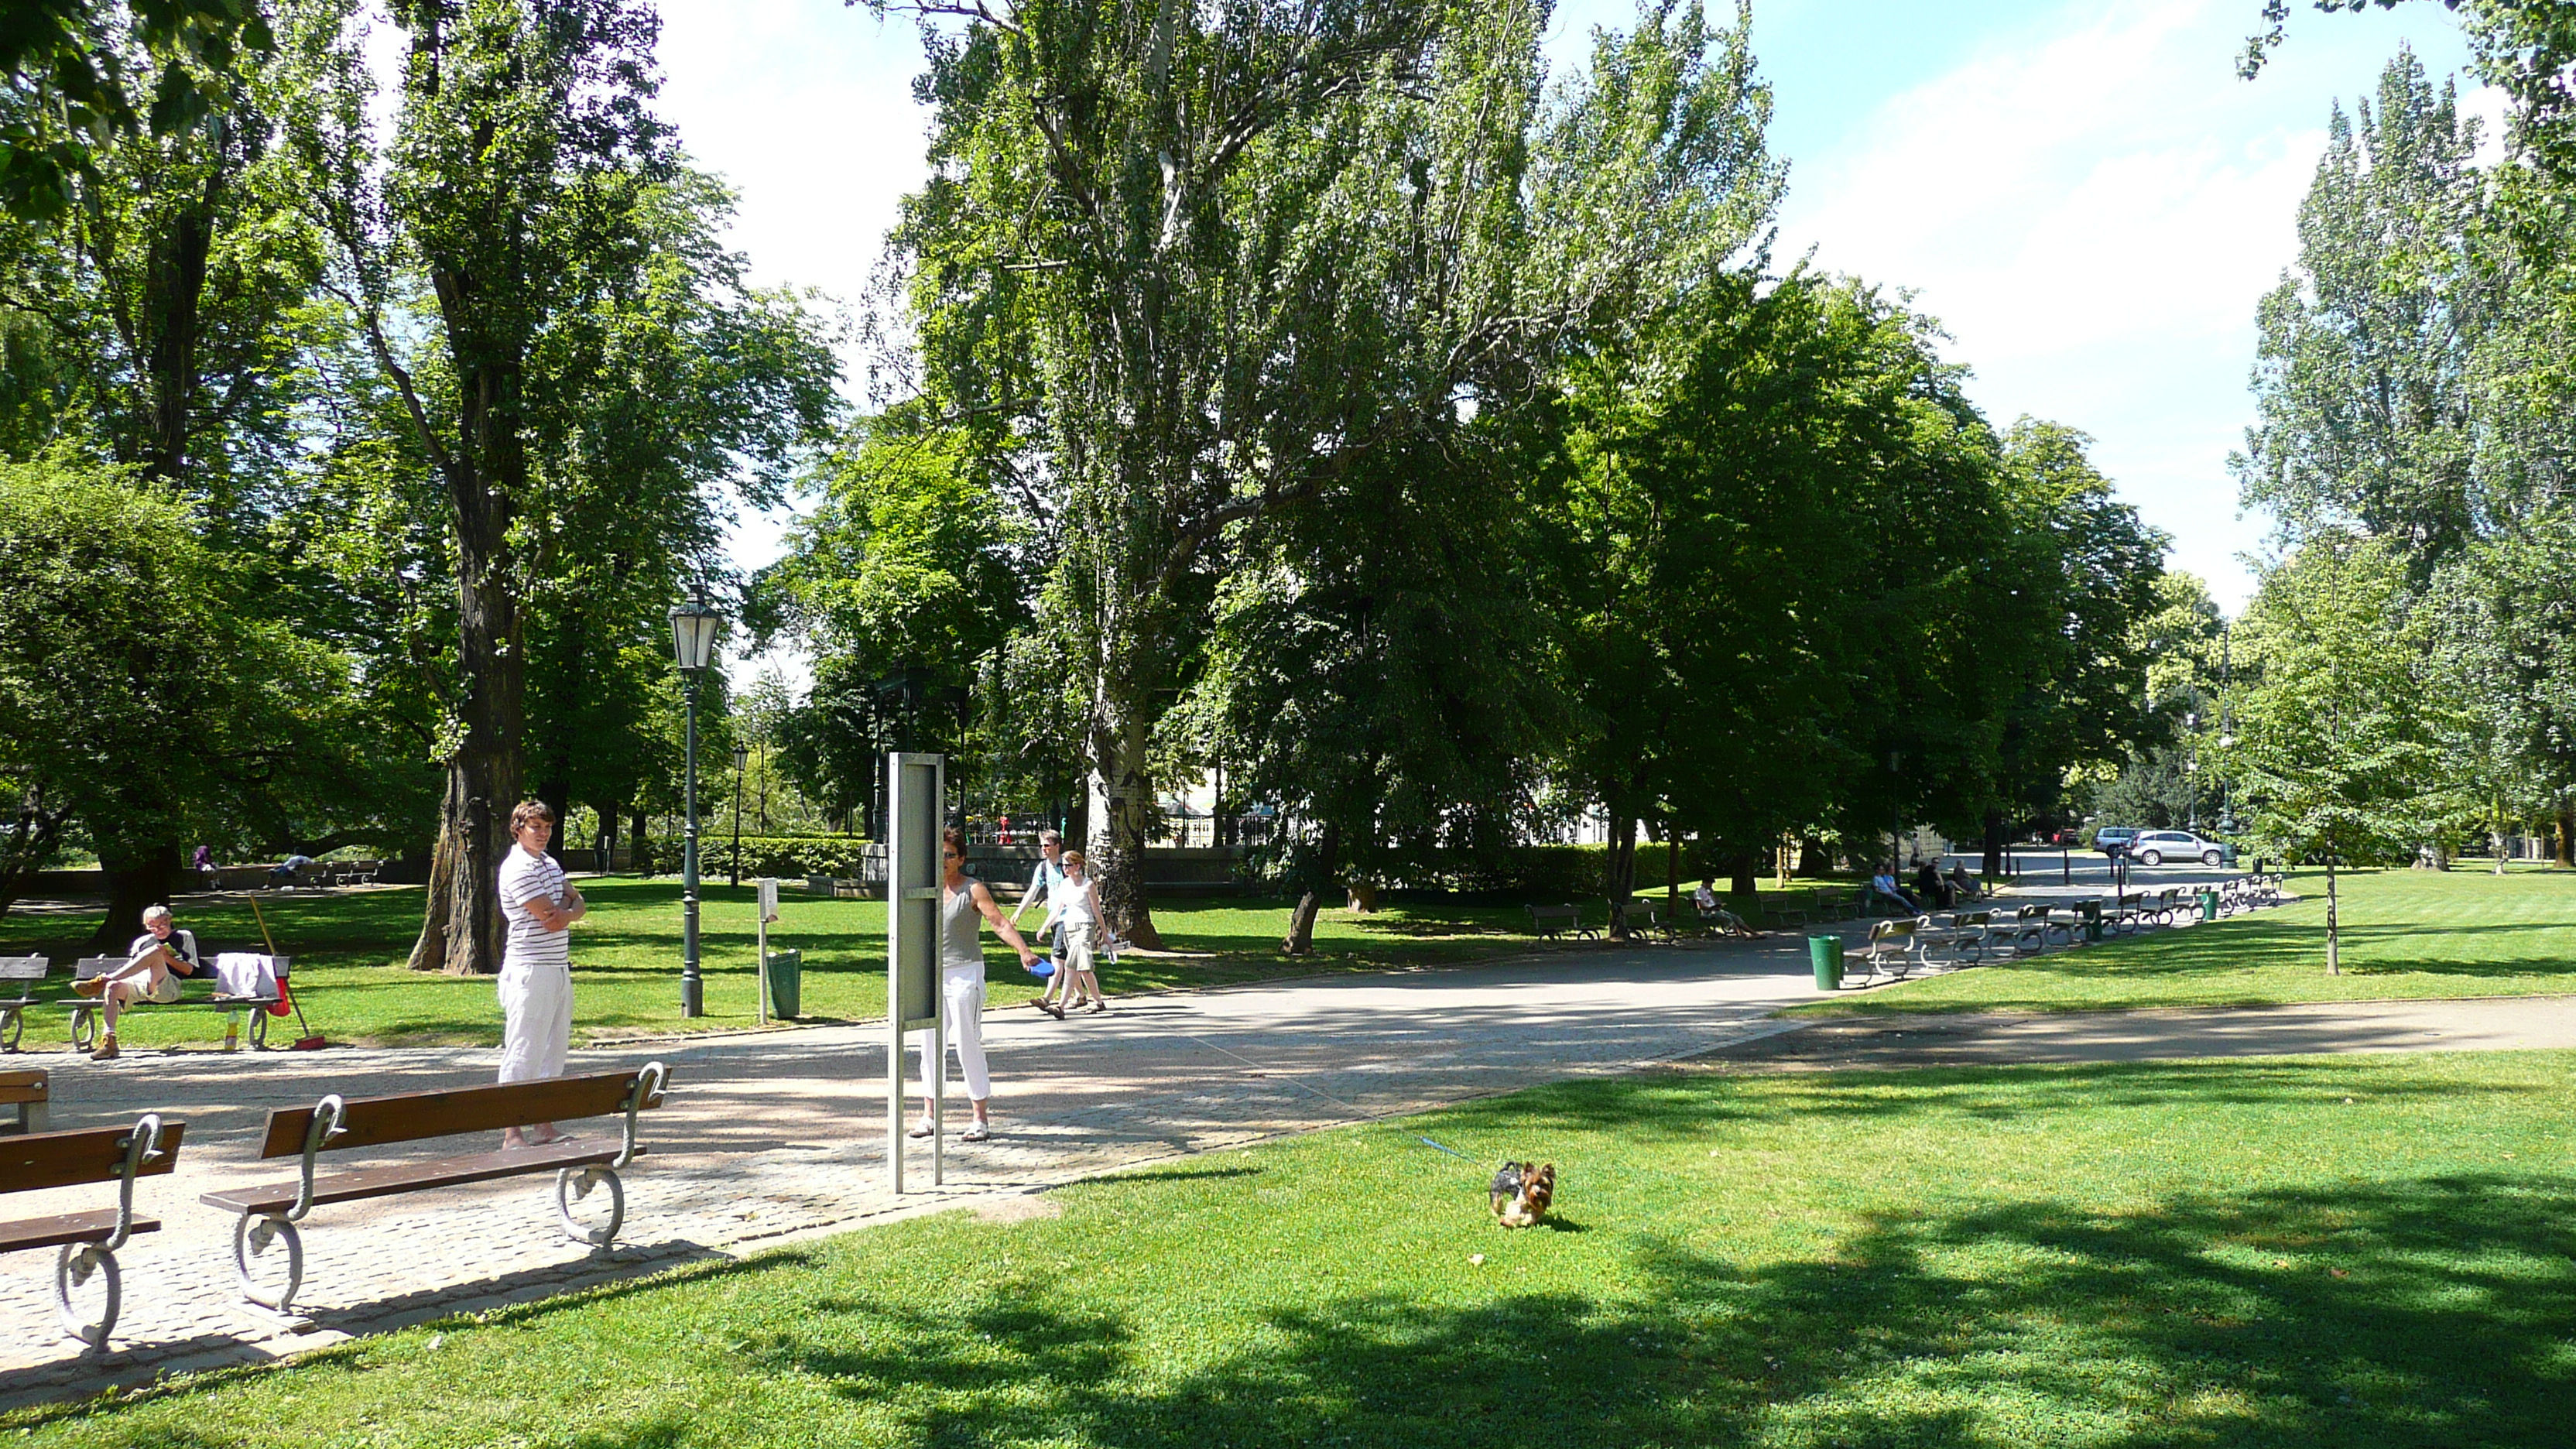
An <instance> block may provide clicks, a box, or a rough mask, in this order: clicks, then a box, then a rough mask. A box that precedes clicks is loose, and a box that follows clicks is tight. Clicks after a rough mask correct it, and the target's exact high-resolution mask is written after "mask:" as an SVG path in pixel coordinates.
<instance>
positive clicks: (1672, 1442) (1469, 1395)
mask: <svg viewBox="0 0 2576 1449" xmlns="http://www.w3.org/2000/svg"><path fill="white" fill-rule="evenodd" d="M2571 1090H2576V1053H2565V1052H2554V1053H2542V1052H2532V1053H2497V1054H2487V1055H2475V1056H2471V1055H2454V1056H2419V1057H2370V1058H2338V1059H2323V1058H2291V1059H2273V1060H2268V1061H2242V1062H2213V1063H2198V1064H2159V1065H2145V1066H2110V1067H2034V1068H2008V1069H1980V1070H1944V1071H1915V1072H1895V1073H1851V1074H1843V1075H1783V1076H1769V1077H1759V1076H1736V1075H1720V1074H1714V1073H1706V1074H1694V1073H1689V1072H1665V1073H1660V1074H1652V1075H1647V1076H1640V1077H1629V1078H1621V1079H1610V1080H1593V1081H1586V1082H1580V1083H1570V1084H1565V1085H1559V1086H1553V1087H1548V1088H1543V1089H1539V1090H1536V1091H1532V1092H1527V1093H1522V1094H1519V1095H1515V1096H1511V1097H1506V1098H1496V1099H1489V1100H1486V1101H1483V1102H1478V1103H1474V1104H1471V1105H1468V1106H1464V1107H1460V1108H1456V1109H1453V1110H1449V1111H1445V1112H1440V1113H1435V1114H1432V1115H1430V1116H1426V1117H1421V1118H1415V1119H1409V1120H1406V1121H1402V1122H1396V1123H1388V1124H1377V1125H1372V1126H1368V1127H1362V1128H1354V1129H1347V1130H1342V1131H1335V1132H1329V1133H1323V1134H1319V1135H1316V1136H1313V1137H1308V1138H1303V1139H1297V1140H1293V1141H1288V1142H1284V1143H1274V1144H1268V1145H1264V1146H1261V1147H1259V1148H1256V1149H1253V1150H1249V1151H1244V1152H1239V1153H1227V1154H1219V1155H1211V1156H1207V1157H1202V1158H1197V1159H1193V1160H1191V1161H1189V1162H1186V1163H1183V1164H1177V1165H1174V1166H1170V1167H1166V1168H1162V1169H1159V1170H1155V1171H1150V1172H1143V1173H1138V1174H1133V1175H1128V1176H1123V1177H1117V1178H1111V1179H1107V1180H1102V1181H1098V1182H1093V1183H1089V1184H1084V1185H1080V1186H1076V1187H1073V1188H1069V1189H1065V1190H1061V1191H1059V1192H1057V1193H1055V1194H1052V1195H1051V1196H1052V1198H1053V1200H1054V1201H1056V1202H1058V1203H1060V1204H1061V1205H1062V1208H1063V1216H1061V1217H1060V1218H1056V1219H1052V1220H1035V1221H1024V1222H1016V1223H1008V1224H999V1223H983V1222H978V1221H975V1220H973V1219H971V1218H968V1217H966V1216H963V1215H959V1214H950V1215H945V1216H941V1217H937V1218H930V1219H917V1220H914V1221H910V1222H906V1223H899V1224H893V1225H889V1226H886V1227H882V1228H878V1229H875V1230H871V1231H866V1232H861V1233H856V1234H852V1235H848V1236H843V1237H839V1238H834V1239H830V1240H826V1241H823V1242H821V1243H818V1244H814V1245H810V1246H804V1247H797V1248H791V1249H786V1250H781V1251H778V1252H773V1253H770V1254H768V1255H765V1256H762V1257H759V1258H755V1259H753V1260H750V1261H748V1262H745V1263H741V1264H726V1265H719V1266H710V1267H704V1268H698V1269H692V1270H683V1271H680V1272H677V1273H674V1274H671V1275H668V1276H666V1277H665V1278H663V1279H661V1280H658V1281H655V1282H651V1283H647V1284H641V1285H630V1286H623V1287H618V1288H613V1289H608V1290H603V1291H599V1292H594V1293H591V1294H588V1295H584V1296H581V1297H579V1298H575V1299H568V1300H558V1301H556V1302H553V1303H549V1304H541V1305H536V1306H531V1307H525V1308H518V1309H512V1310H508V1311H505V1312H497V1313H493V1314H489V1315H484V1316H480V1317H478V1318H475V1319H471V1320H467V1319H457V1320H451V1321H448V1322H445V1323H441V1324H433V1325H428V1326H425V1327H422V1328H418V1329H413V1330H409V1331H405V1332H402V1333H398V1334H394V1335H391V1336H389V1337H385V1338H381V1339H372V1340H367V1341H364V1342H360V1343H355V1344H351V1345H348V1346H346V1347H343V1348H339V1349H335V1350H330V1351H327V1352H325V1353H322V1354H319V1355H317V1356H315V1357H314V1358H313V1359H310V1360H307V1361H305V1362H303V1363H301V1364H299V1365H294V1366H287V1367H281V1368H273V1369H263V1370H246V1371H241V1372H236V1373H229V1374H223V1375H216V1376H210V1377H206V1378H201V1379H196V1380H191V1381H181V1382H179V1383H178V1384H176V1385H174V1386H170V1387H167V1388H164V1389H161V1390H157V1391H153V1392H151V1393H148V1394H145V1395H143V1396H141V1397H140V1398H138V1399H136V1400H133V1401H130V1402H122V1403H117V1402H104V1401H93V1402H91V1403H89V1404H87V1405H81V1406H73V1407H65V1408H60V1409H51V1410H42V1411H21V1412H18V1413H15V1414H11V1415H0V1434H9V1433H10V1431H12V1430H14V1431H16V1433H15V1434H14V1435H12V1436H11V1442H14V1443H18V1444H27V1445H31V1446H33V1445H97V1446H109V1445H131V1446H151V1449H192V1446H216V1445H279V1446H296V1449H301V1446H304V1445H308V1444H315V1443H329V1444H333V1445H352V1446H357V1445H368V1446H398V1445H421V1446H442V1449H444V1446H459V1445H483V1444H494V1445H498V1444H509V1445H563V1446H577V1445H578V1446H612V1445H615V1446H642V1445H651V1446H665V1449H678V1446H700V1445H704V1446H728V1449H730V1446H745V1449H756V1446H770V1445H777V1446H787V1445H900V1446H961V1449H962V1446H1006V1445H1010V1446H1017V1445H1028V1446H1040V1445H1043V1446H1102V1449H1290V1446H1306V1445H1333V1446H1387V1449H1413V1446H1452V1445H1454V1446H1461V1449H1465V1446H1475V1449H1485V1446H1493V1445H1507V1446H1524V1445H1526V1446H1584V1449H1589V1446H1639V1445H1668V1446H1681V1445H1694V1446H1696V1445H1742V1446H1779V1449H1791V1446H1796V1449H1828V1446H1917V1449H1968V1446H1980V1449H1983V1446H1996V1449H2001V1446H2029V1445H2066V1446H2100V1449H2113V1446H2145V1445H2192V1446H2202V1445H2207V1446H2234V1445H2249V1446H2250V1445H2263V1446H2281V1449H2292V1446H2296V1449H2313V1446H2354V1449H2402V1446H2428V1449H2429V1446H2443V1449H2449V1446H2459V1445H2471V1444H2476V1445H2530V1446H2553V1449H2554V1446H2563V1445H2565V1444H2566V1443H2567V1442H2568V1433H2569V1424H2570V1422H2571V1421H2570V1417H2569V1415H2570V1410H2569V1406H2570V1405H2571V1404H2576V1169H2571V1166H2570V1155H2569V1149H2570V1147H2571V1146H2576V1131H2571V1125H2570V1119H2569V1117H2568V1114H2567V1110H2566V1103H2567V1102H2568V1101H2569V1100H2570V1093H2571ZM1417 1134H1421V1135H1427V1136H1430V1137H1433V1138H1436V1139H1438V1140H1439V1141H1442V1142H1445V1143H1447V1144H1450V1145H1451V1146H1454V1147H1456V1148H1458V1149H1459V1150H1461V1151H1462V1152H1465V1153H1466V1154H1468V1155H1469V1156H1470V1157H1472V1158H1473V1159H1475V1160H1474V1161H1473V1162H1462V1161H1459V1160H1457V1159H1454V1158H1450V1157H1446V1156H1443V1155H1441V1154H1439V1153H1437V1152H1434V1151H1432V1150H1431V1149H1429V1148H1427V1147H1425V1146H1423V1145H1422V1144H1421V1143H1420V1142H1419V1141H1418V1140H1417ZM1507 1152H1509V1153H1514V1154H1522V1155H1531V1156H1538V1157H1544V1158H1547V1159H1550V1160H1553V1161H1554V1162H1556V1163H1557V1164H1558V1167H1559V1170H1560V1173H1561V1183H1560V1196H1559V1204H1560V1209H1561V1210H1560V1212H1559V1214H1558V1216H1557V1219H1556V1220H1555V1222H1554V1224H1553V1225H1552V1227H1550V1228H1542V1229H1539V1230H1534V1231H1527V1232H1520V1233H1505V1232H1501V1231H1498V1230H1497V1229H1495V1228H1493V1227H1492V1226H1490V1225H1489V1221H1488V1218H1487V1215H1486V1208H1485V1203H1484V1197H1483V1192H1482V1184H1483V1177H1484V1174H1485V1172H1486V1170H1487V1166H1488V1164H1489V1163H1490V1162H1491V1161H1493V1160H1495V1159H1498V1158H1500V1157H1502V1156H1503V1155H1504V1154H1505V1153H1507ZM648 1170H649V1169H648ZM635 1230H636V1231H637V1232H638V1233H650V1232H651V1231H652V1228H651V1225H650V1224H649V1223H639V1224H637V1225H636V1227H635ZM1479 1254H1481V1255H1483V1261H1482V1262H1481V1263H1479V1262H1477V1261H1476V1256H1475V1255H1479Z"/></svg>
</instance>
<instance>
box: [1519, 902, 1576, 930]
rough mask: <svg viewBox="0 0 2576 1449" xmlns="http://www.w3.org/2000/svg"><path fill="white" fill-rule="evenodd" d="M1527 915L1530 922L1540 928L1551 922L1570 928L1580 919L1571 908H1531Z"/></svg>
mask: <svg viewBox="0 0 2576 1449" xmlns="http://www.w3.org/2000/svg"><path fill="white" fill-rule="evenodd" d="M1529 913H1530V921H1531V922H1532V923H1533V924H1535V925H1541V926H1544V925H1548V924H1550V923H1553V922H1563V923H1564V924H1566V925H1569V926H1570V925H1573V924H1574V923H1575V922H1577V921H1579V920H1581V919H1582V914H1581V913H1580V912H1578V911H1577V910H1576V909H1575V908H1574V907H1572V906H1532V907H1530V908H1529Z"/></svg>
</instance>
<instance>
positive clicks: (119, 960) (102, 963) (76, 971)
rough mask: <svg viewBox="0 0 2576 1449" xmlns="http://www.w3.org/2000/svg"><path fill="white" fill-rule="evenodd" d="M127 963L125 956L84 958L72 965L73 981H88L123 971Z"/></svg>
mask: <svg viewBox="0 0 2576 1449" xmlns="http://www.w3.org/2000/svg"><path fill="white" fill-rule="evenodd" d="M125 962H126V958H125V957H123V956H83V957H82V958H80V959H79V960H77V961H75V962H73V963H72V979H73V980H75V981H87V980H88V979H90V978H91V977H93V976H104V975H106V974H107V973H108V972H110V971H121V970H123V969H125Z"/></svg>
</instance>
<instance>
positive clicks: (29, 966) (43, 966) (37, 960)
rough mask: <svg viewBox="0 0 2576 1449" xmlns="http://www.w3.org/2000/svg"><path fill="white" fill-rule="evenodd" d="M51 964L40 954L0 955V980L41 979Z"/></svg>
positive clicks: (50, 967)
mask: <svg viewBox="0 0 2576 1449" xmlns="http://www.w3.org/2000/svg"><path fill="white" fill-rule="evenodd" d="M52 965H53V963H52V962H50V961H47V960H46V959H45V958H44V957H42V956H0V981H42V980H44V979H45V973H46V972H47V971H48V970H50V969H52Z"/></svg>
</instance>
